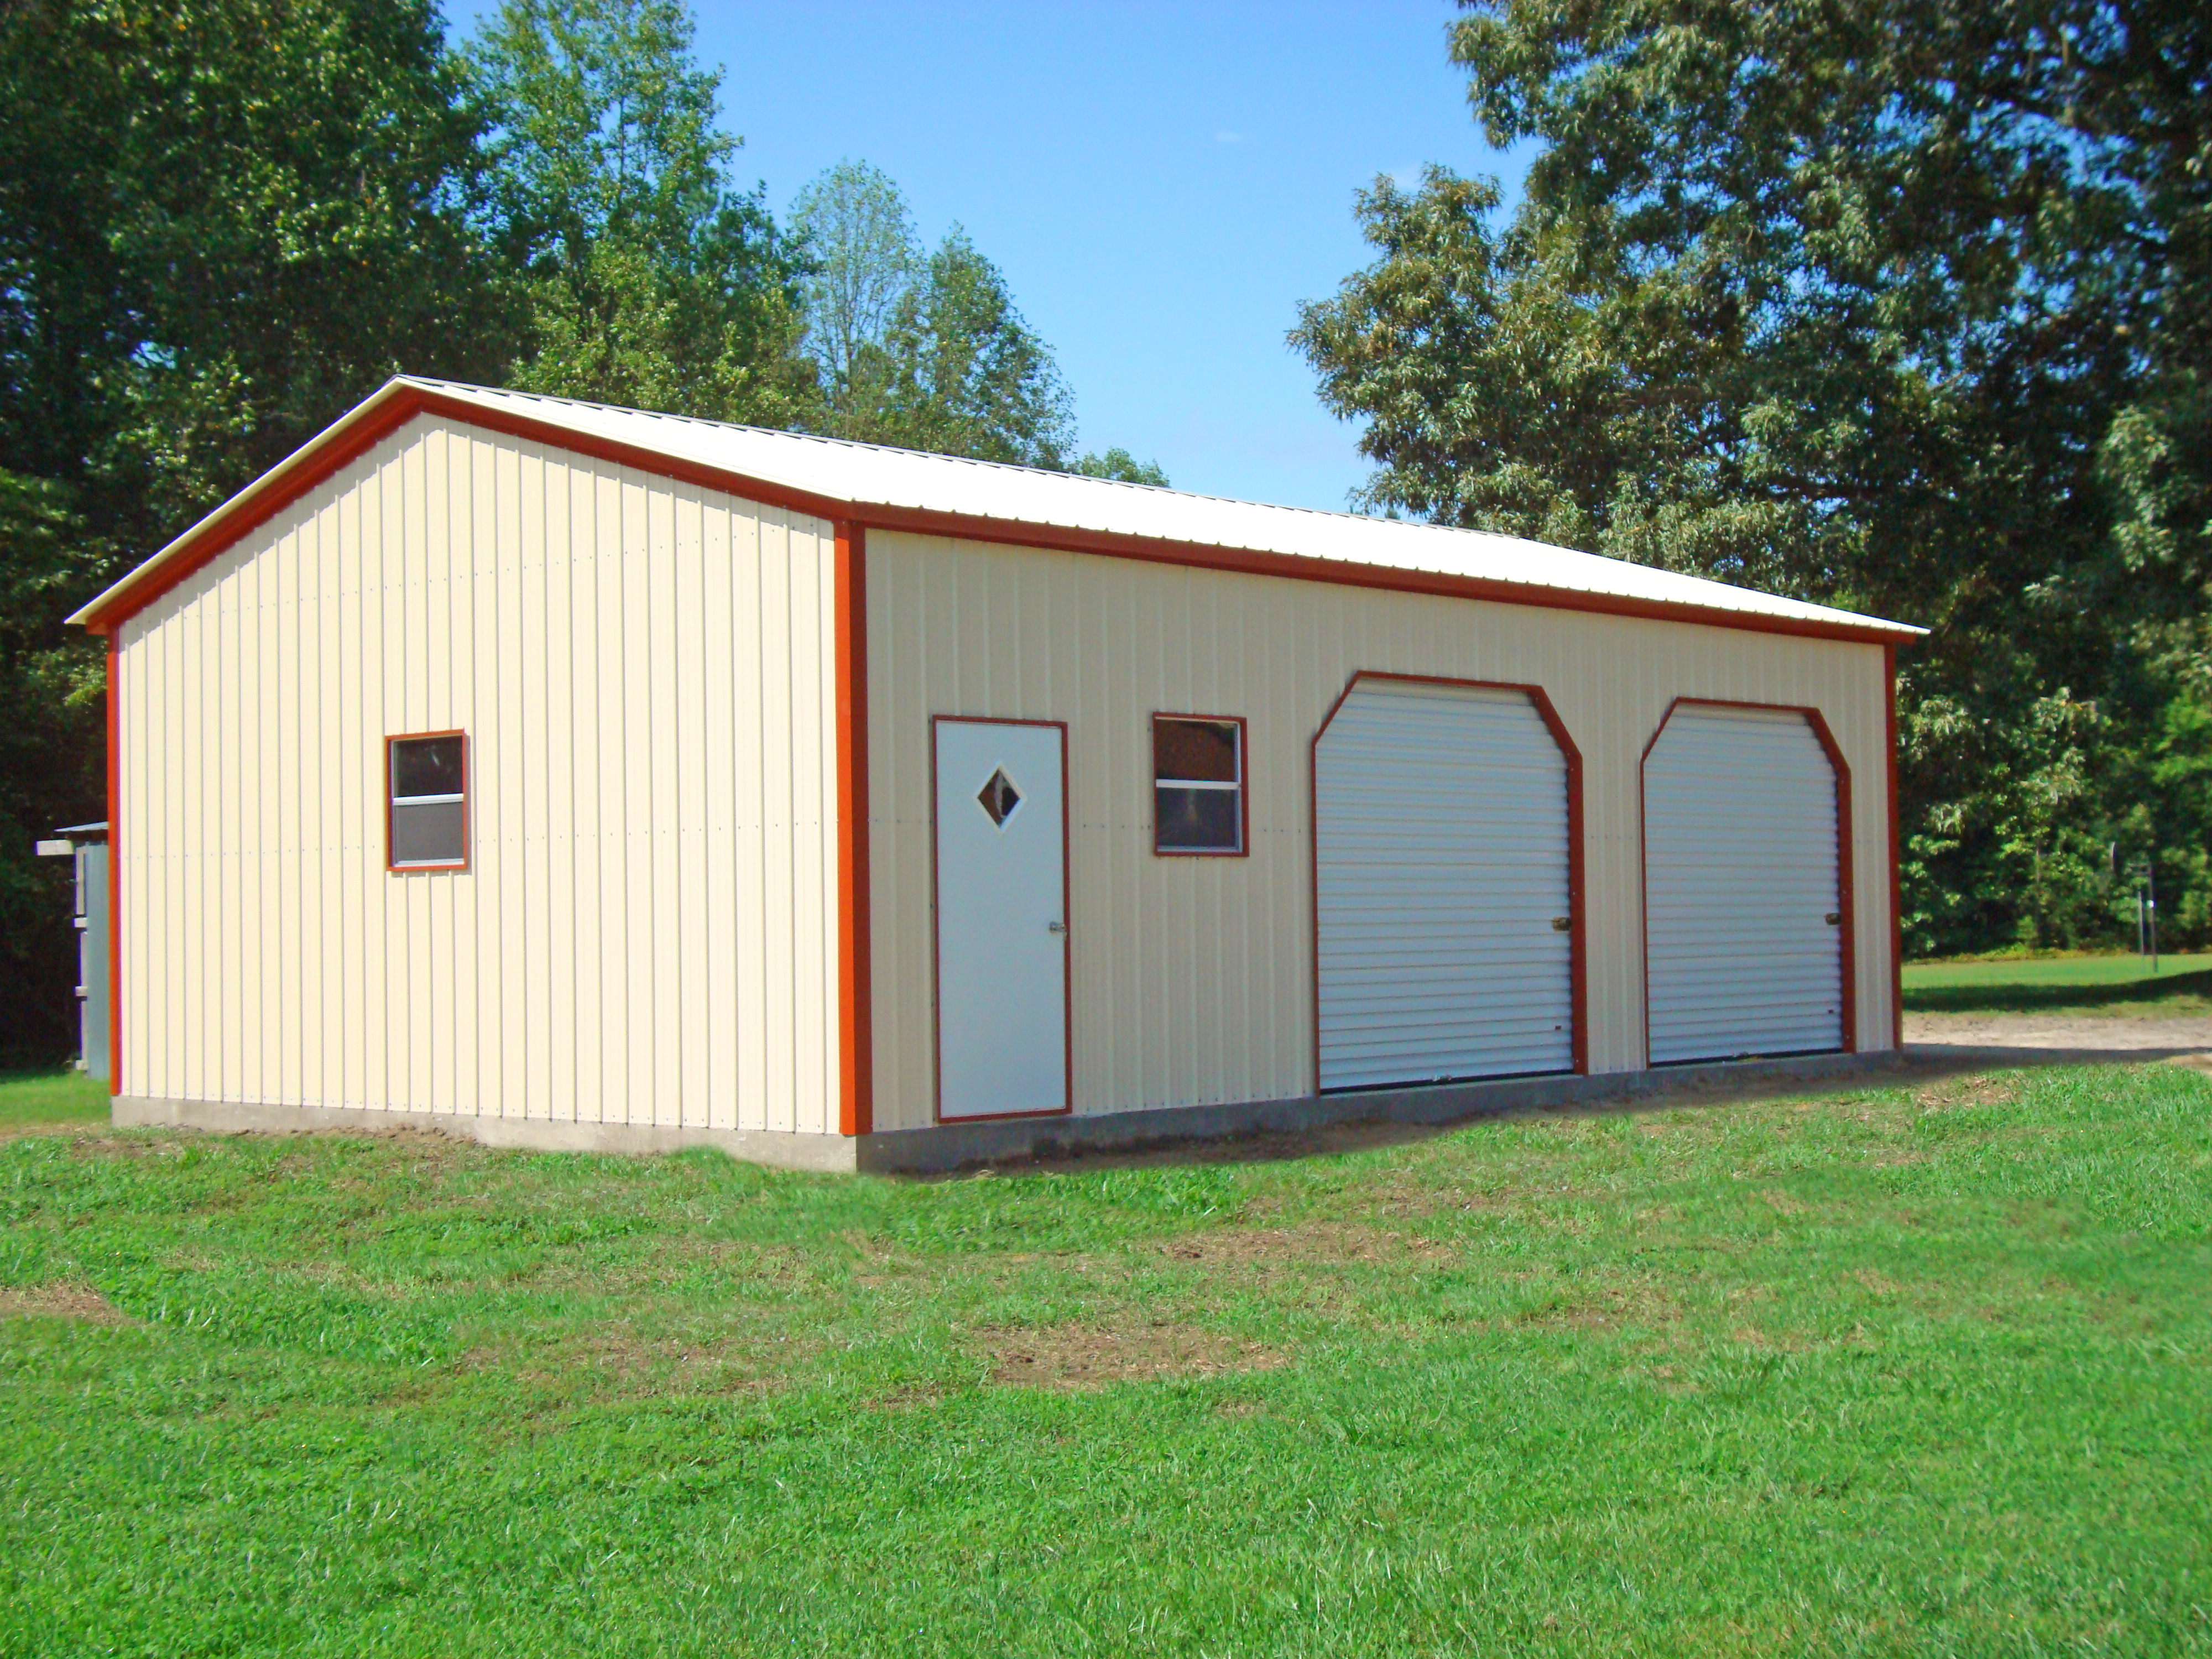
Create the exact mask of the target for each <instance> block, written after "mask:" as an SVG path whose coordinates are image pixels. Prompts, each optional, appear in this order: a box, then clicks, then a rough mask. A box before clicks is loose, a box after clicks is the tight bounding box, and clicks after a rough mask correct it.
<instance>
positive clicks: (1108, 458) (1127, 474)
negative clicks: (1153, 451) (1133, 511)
mask: <svg viewBox="0 0 2212 1659" xmlns="http://www.w3.org/2000/svg"><path fill="white" fill-rule="evenodd" d="M1067 470H1068V471H1070V472H1079V473H1081V474H1082V475H1083V476H1084V477H1086V478H1112V479H1114V480H1115V481H1116V482H1118V483H1133V484H1151V485H1152V486H1153V487H1154V488H1156V489H1166V488H1167V487H1168V475H1167V474H1166V473H1165V472H1164V471H1161V470H1160V464H1159V463H1158V461H1140V460H1139V459H1137V458H1136V457H1135V456H1134V455H1132V454H1131V453H1129V452H1128V451H1127V450H1126V449H1121V448H1119V447H1116V448H1113V449H1109V450H1108V451H1107V452H1106V453H1104V454H1103V455H1097V454H1086V455H1085V456H1084V457H1083V459H1081V460H1079V461H1078V462H1076V463H1075V465H1073V466H1071V467H1069V468H1068V469H1067Z"/></svg>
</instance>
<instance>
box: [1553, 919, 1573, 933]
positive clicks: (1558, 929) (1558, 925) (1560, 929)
mask: <svg viewBox="0 0 2212 1659" xmlns="http://www.w3.org/2000/svg"><path fill="white" fill-rule="evenodd" d="M1574 925H1575V921H1574V918H1573V917H1572V916H1553V918H1552V931H1553V933H1565V932H1566V931H1567V930H1568V929H1569V928H1571V927H1573V926H1574Z"/></svg>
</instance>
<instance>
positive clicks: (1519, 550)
mask: <svg viewBox="0 0 2212 1659" xmlns="http://www.w3.org/2000/svg"><path fill="white" fill-rule="evenodd" d="M409 387H412V388H415V389H416V390H417V391H419V392H429V393H435V394H436V395H437V396H438V398H440V399H441V402H443V403H446V404H459V405H462V406H465V407H471V408H476V409H481V410H483V411H484V412H485V413H486V414H487V415H489V416H497V415H500V414H506V415H508V416H520V417H524V418H526V419H528V420H531V421H532V422H538V423H539V424H541V425H544V426H549V427H553V428H562V429H565V430H567V431H569V432H573V433H574V434H576V435H579V436H583V437H590V438H596V439H599V440H600V441H605V442H611V443H617V444H623V445H628V446H630V447H634V448H637V449H641V450H645V451H649V452H653V453H658V454H660V455H664V456H666V457H668V458H670V459H678V460H684V461H688V462H691V463H694V464H696V465H702V466H706V467H710V468H714V469H718V470H720V471H726V472H732V473H737V474H739V475H742V476H743V477H747V478H751V479H757V480H758V481H760V482H762V483H768V484H775V485H781V486H782V487H783V488H785V489H791V490H795V491H801V492H804V493H806V494H808V495H817V496H821V497H823V498H826V499H828V500H830V501H839V502H844V503H848V504H849V505H850V506H852V507H854V509H856V511H860V512H863V513H864V512H865V509H866V508H868V507H884V508H890V509H899V510H905V511H910V512H921V513H948V514H958V515H962V516H964V517H967V518H969V519H977V520H994V521H996V522H997V523H999V524H1000V525H1003V526H1006V527H1008V528H1009V529H1010V530H1011V529H1016V528H1018V527H1022V526H1031V527H1036V528H1040V529H1048V530H1064V531H1074V532H1097V533H1102V534H1105V535H1112V536H1128V537H1139V538H1154V539H1158V540H1161V541H1166V542H1178V543H1185V544H1194V545H1196V546H1200V547H1215V548H1219V549H1222V550H1225V551H1226V550H1239V551H1245V552H1254V553H1265V554H1280V555H1286V556H1292V557H1300V558H1309V559H1318V560H1326V561H1328V562H1332V563H1336V564H1340V565H1344V566H1350V567H1359V566H1366V567H1372V568H1378V569H1389V570H1401V571H1408V572H1427V573H1431V574H1438V575H1443V576H1448V577H1462V578H1467V579H1470V580H1477V581H1482V582H1486V583H1497V584H1499V585H1502V586H1509V587H1522V588H1526V589H1528V598H1529V600H1530V602H1531V603H1534V604H1542V603H1543V602H1544V596H1545V595H1546V594H1547V593H1550V594H1559V595H1563V596H1564V595H1570V594H1576V595H1589V596H1593V597H1600V596H1601V597H1602V598H1606V599H1617V600H1625V601H1629V602H1632V603H1641V604H1646V605H1660V606H1667V607H1674V606H1682V607H1686V608H1693V609H1696V610H1699V611H1706V612H1734V613H1737V614H1739V615H1741V616H1742V617H1744V618H1745V620H1746V621H1747V623H1749V622H1751V621H1752V619H1753V618H1762V619H1763V618H1772V619H1775V620H1777V621H1782V622H1784V623H1799V624H1810V625H1812V626H1813V627H1814V628H1815V629H1820V628H1823V627H1824V626H1825V627H1832V628H1842V629H1851V630H1852V631H1854V632H1857V633H1861V634H1862V635H1863V634H1864V633H1869V632H1870V633H1877V634H1883V635H1893V636H1895V637H1898V638H1900V639H1902V638H1908V637H1911V636H1913V635H1918V634H1920V633H1923V632H1924V631H1925V630H1923V629H1917V628H1912V627H1910V626H1907V625H1905V624H1903V623H1890V622H1885V621H1882V620H1881V619H1880V618H1876V617H1863V616H1860V615H1857V614H1856V613H1854V612H1851V611H1840V610H1837V609H1834V608H1832V607H1831V606H1827V605H1808V604H1806V603H1804V602H1803V601H1802V600H1798V599H1783V598H1779V597H1778V596H1776V595H1774V594H1771V593H1761V592H1754V591H1753V590H1752V589H1749V588H1743V587H1734V586H1729V585H1728V584H1727V583H1725V582H1716V581H1708V580H1704V579H1702V578H1699V577H1696V576H1686V575H1681V574H1677V573H1675V572H1673V571H1669V570H1661V569H1656V568H1653V567H1651V566H1649V565H1638V564H1631V563H1628V562H1626V561H1624V560H1620V559H1608V558H1603V557H1601V556H1598V555H1596V554H1594V553H1577V552H1575V551H1573V550H1570V549H1567V548H1562V547H1551V546H1547V545H1546V544H1543V543H1541V542H1532V541H1525V540H1523V539H1522V538H1519V537H1516V536H1500V535H1494V534H1492V533H1491V532H1486V531H1480V530H1458V529H1453V528H1449V527H1447V526H1441V525H1431V524H1416V523H1407V522H1404V521H1401V520H1389V519H1376V518H1368V517H1364V516H1362V515H1360V514H1358V513H1322V512H1316V511H1313V510H1311V509H1309V508H1304V507H1269V506H1266V505H1263V504H1261V503H1259V502H1255V501H1229V500H1225V499H1223V498H1221V497H1219V496H1213V495H1192V494H1189V493H1188V492H1187V491H1183V490H1179V489H1160V488H1158V487H1155V486H1152V485H1148V484H1131V483H1118V482H1116V481H1115V480H1112V479H1107V478H1088V477H1080V476H1078V475H1074V474H1070V473H1065V472H1048V471H1042V470H1040V469H1038V468H1035V467H1025V466H1009V465H1001V464H1000V463H996V462H991V461H972V460H967V459H961V458H958V457H956V456H949V455H933V454H927V453H921V452H919V451H915V450H907V449H890V448H885V447H882V446H879V445H875V444H861V443H851V442H848V441H843V440H841V439H836V438H818V437H814V436H811V435H806V434H804V433H795V432H776V431H769V430H767V429H764V428H758V427H748V426H730V425H725V424H723V423H721V422H714V421H700V420H690V419H685V418H684V417H682V416H673V415H653V414H647V413H645V412H643V411H641V410H631V409H617V408H612V407H610V406H608V405H605V404H587V403H579V402H575V401H574V400H572V399H568V398H547V397H539V396H535V395H532V394H528V393H524V392H499V391H494V390H491V389H489V388H488V387H484V386H465V385H462V384H459V383H457V382H453V381H448V380H422V379H418V378H415V377H412V376H402V377H399V378H398V379H395V380H391V381H388V382H386V385H385V386H383V387H382V388H381V389H380V391H379V392H377V393H376V394H375V395H374V397H372V398H369V399H368V402H367V403H365V404H362V406H361V407H360V408H359V409H356V410H355V411H354V412H353V413H352V414H351V415H349V416H347V417H346V418H345V419H344V420H343V421H341V422H339V423H338V425H337V426H336V427H333V428H331V431H330V432H329V433H326V434H325V435H324V436H323V437H322V438H318V439H317V440H315V441H314V442H313V443H311V444H310V445H309V446H308V449H309V450H310V451H311V450H313V448H315V447H317V445H319V444H321V443H323V442H324V441H325V440H328V439H331V438H333V437H335V436H336V435H337V434H339V433H340V432H341V431H342V430H343V428H346V427H348V426H349V425H351V424H352V423H353V422H356V420H358V419H360V418H361V417H362V416H368V415H369V414H370V413H371V412H372V411H373V410H375V409H376V408H377V407H378V406H379V405H380V404H386V402H387V401H388V400H389V399H390V398H392V397H394V396H395V395H400V394H402V393H403V392H404V389H405V388H409ZM305 453H307V452H302V454H303V455H304V454H305ZM277 471H280V472H281V471H283V469H282V468H279V469H278V470H277ZM275 478H276V473H274V472H272V473H271V474H270V475H268V476H267V477H265V478H264V479H263V480H261V481H258V482H257V483H255V484H253V485H250V486H248V488H247V489H246V490H245V491H243V492H241V494H240V496H239V497H238V498H234V503H233V504H227V506H226V507H224V508H219V509H217V513H215V514H210V519H209V520H204V521H203V524H204V525H211V524H212V521H213V520H215V519H216V518H217V517H220V516H221V515H222V513H224V512H227V511H228V510H229V506H230V505H234V504H236V502H240V501H244V500H245V498H246V496H249V495H252V494H254V493H255V492H257V491H258V490H259V489H262V488H263V486H264V484H267V483H270V481H271V480H273V479H275ZM199 528H200V526H195V528H194V530H192V531H187V532H185V534H184V535H183V536H181V537H179V538H178V539H177V541H176V542H174V543H172V544H170V546H169V547H168V548H165V549H163V550H162V551H161V553H158V554H156V555H155V556H154V557H153V558H151V559H149V560H148V561H147V562H146V563H145V564H144V565H143V566H141V567H140V568H139V569H138V570H137V571H134V572H133V573H132V574H131V575H130V576H127V577H125V579H124V580H122V581H121V582H118V584H117V585H116V586H115V587H114V588H112V589H110V590H109V593H110V594H119V593H120V592H122V590H124V589H125V588H131V587H135V586H137V585H138V584H139V583H140V581H141V580H143V579H145V578H146V577H149V576H152V575H154V574H155V571H156V568H157V567H159V566H161V565H162V564H164V563H165V562H167V561H168V560H169V558H170V557H171V556H172V554H175V555H178V556H185V554H186V553H187V551H188V547H189V544H191V543H193V542H194V541H195V539H196V538H197V532H198V530H199ZM108 597H109V595H108V594H103V595H102V596H101V598H100V599H95V600H94V602H93V603H92V604H91V605H88V606H86V607H85V610H84V611H81V612H79V613H78V616H79V618H81V619H86V620H89V619H90V618H91V616H92V614H93V613H94V612H97V611H101V610H102V609H104V607H105V605H106V600H107V599H108ZM1753 625H1755V624H1753Z"/></svg>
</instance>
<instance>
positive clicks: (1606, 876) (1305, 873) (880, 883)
mask: <svg viewBox="0 0 2212 1659" xmlns="http://www.w3.org/2000/svg"><path fill="white" fill-rule="evenodd" d="M1361 671H1366V672H1369V673H1373V674H1392V673H1395V674H1414V675H1421V674H1426V675H1440V676H1446V677H1449V678H1455V679H1468V680H1492V681H1502V682H1506V683H1510V684H1522V685H1528V684H1534V685H1541V686H1543V687H1544V688H1545V690H1546V691H1547V694H1548V695H1549V696H1550V698H1551V701H1552V703H1553V708H1555V709H1556V710H1557V711H1558V713H1559V717H1560V719H1561V720H1562V721H1563V722H1564V723H1565V726H1566V728H1567V730H1568V732H1569V733H1570V734H1571V736H1572V738H1574V741H1575V743H1576V745H1577V747H1578V748H1579V749H1580V750H1582V755H1583V768H1582V776H1583V824H1584V832H1583V856H1584V866H1583V880H1584V890H1583V891H1584V901H1583V902H1584V907H1585V921H1584V927H1585V930H1586V933H1587V938H1588V950H1589V958H1588V981H1589V990H1588V1002H1587V1022H1588V1023H1587V1031H1586V1036H1587V1039H1588V1042H1589V1064H1590V1068H1591V1070H1593V1071H1595V1072H1621V1071H1630V1070H1633V1069H1635V1068H1638V1067H1639V1066H1643V1065H1644V1063H1645V1060H1644V917H1643V908H1642V884H1643V842H1642V825H1643V819H1642V813H1641V809H1640V806H1639V803H1638V769H1639V763H1640V761H1641V758H1642V756H1643V752H1644V745H1645V744H1647V743H1649V742H1650V739H1651V736H1652V733H1653V732H1656V731H1657V730H1658V727H1659V722H1660V720H1662V718H1663V717H1664V715H1665V714H1666V712H1667V708H1668V704H1669V703H1670V702H1673V701H1674V699H1675V698H1676V697H1678V696H1690V697H1714V698H1731V699H1738V700H1742V701H1747V702H1774V703H1789V704H1794V705H1800V706H1805V707H1814V708H1820V710H1821V711H1822V712H1823V713H1824V714H1825V715H1826V718H1827V722H1828V726H1829V727H1830V729H1831V730H1832V732H1834V734H1835V737H1836V740H1837V742H1838V744H1839V745H1840V746H1841V748H1842V750H1843V752H1844V756H1845V757H1846V758H1847V759H1848V760H1849V761H1850V765H1851V768H1852V771H1853V776H1854V781H1855V787H1854V789H1853V792H1852V797H1851V811H1852V823H1851V839H1850V844H1851V848H1852V850H1853V856H1854V857H1855V858H1856V859H1857V867H1858V871H1859V872H1860V875H1859V880H1858V882H1857V886H1856V889H1855V893H1856V898H1855V904H1856V919H1857V939H1858V950H1857V957H1856V961H1857V1000H1856V1004H1855V1006H1856V1007H1857V1018H1858V1033H1857V1036H1858V1045H1857V1046H1858V1047H1859V1048H1862V1049H1876V1048H1887V1047H1888V1046H1889V1043H1890V1024H1889V1022H1890V978H1889V975H1890V958H1889V916H1888V879H1887V864H1886V862H1885V861H1886V860H1887V858H1888V856H1889V848H1888V842H1889V835H1888V829H1889V825H1888V817H1889V809H1888V805H1887V801H1886V799H1885V797H1884V793H1883V785H1884V781H1885V779H1886V776H1887V769H1886V767H1885V764H1884V757H1883V749H1882V743H1883V738H1884V720H1883V710H1884V704H1885V687H1886V682H1885V680H1884V678H1883V665H1882V653H1881V648H1880V647H1876V646H1861V645H1850V644H1844V643H1842V642H1839V641H1827V640H1810V639H1802V638H1796V637H1790V636H1786V635H1769V634H1758V633H1752V632H1747V631H1745V630H1742V629H1721V628H1707V627H1686V626H1683V625H1681V624H1679V623H1662V622H1650V621H1644V620H1641V619H1638V618H1635V617H1607V616H1593V615H1590V614H1589V613H1587V612H1576V611H1547V610H1544V609H1541V608H1538V607H1534V606H1525V605H1494V604H1490V603H1487V602H1481V601H1474V600H1463V599H1439V598H1435V597H1432V596H1429V595H1424V594H1413V593H1393V592H1380V591H1376V590H1370V589H1361V588H1357V587H1351V586H1340V585H1337V584H1333V583H1322V582H1301V581H1291V580H1283V579H1279V578H1274V577H1261V576H1248V575H1239V574H1231V573H1229V572H1225V571H1210V570H1194V569H1188V568H1178V567H1176V566H1172V565H1164V564H1153V563H1147V562H1140V561H1136V560H1122V559H1110V558H1102V557H1095V556H1087V555H1082V554H1072V553H1056V552H1050V551H1046V550H1039V549H1034V548H1021V547H1009V546H1002V545H997V544H981V543H971V542H958V541H952V540H948V539H945V538H934V537H924V536H915V535H908V534H904V533H900V532H890V531H876V532H871V534H870V536H869V538H868V684H869V709H870V713H869V737H870V742H869V765H870V782H869V793H870V802H871V811H872V817H873V822H872V827H871V830H870V837H871V848H872V850H871V854H870V873H871V878H872V919H873V920H872V926H873V930H874V938H873V956H874V961H875V999H874V1003H875V1031H876V1053H875V1089H876V1123H877V1125H878V1127H881V1128H885V1129H895V1128H908V1127H924V1126H926V1125H927V1124H928V1123H929V1122H930V1121H931V1118H930V1103H931V1099H932V1094H933V1090H932V1053H933V1048H932V1045H933V1032H934V1024H933V1008H932V1002H931V995H932V987H931V980H930V960H929V939H930V933H929V821H930V790H929V717H930V715H931V714H973V715H982V716H991V717H999V718H1008V719H1030V720H1065V721H1066V722H1067V726H1068V823H1069V834H1070V850H1071V866H1072V868H1071V877H1070V881H1069V890H1068V904H1069V923H1070V927H1071V933H1070V936H1069V939H1070V949H1071V953H1072V957H1073V966H1072V968H1071V975H1072V982H1073V987H1074V1007H1075V1012H1074V1023H1073V1046H1074V1053H1075V1079H1074V1093H1075V1109H1076V1110H1077V1111H1078V1112H1079V1113H1089V1112H1113V1111H1126V1110H1130V1109H1137V1108H1141V1107H1146V1106H1161V1105H1193V1104H1205V1103H1211V1102H1216V1101H1230V1100H1268V1099H1279V1098H1282V1097H1288V1096H1294V1095H1301V1094H1305V1093H1308V1092H1310V1091H1311V1090H1312V1089H1313V1088H1314V1087H1315V1086H1316V1083H1317V1081H1318V1079H1317V1078H1316V1073H1315V1070H1314V1050H1315V1043H1316V1026H1315V1017H1314V1009H1315V997H1316V986H1315V982H1314V914H1313V866H1312V864H1311V852H1312V844H1313V843H1312V841H1311V839H1310V811H1311V808H1310V797H1309V785H1310V772H1309V769H1310V764H1311V758H1312V744H1313V738H1314V734H1315V733H1316V732H1317V731H1319V730H1320V728H1321V724H1322V720H1323V719H1324V718H1325V717H1326V716H1327V715H1328V710H1329V708H1330V705H1331V704H1333V703H1334V702H1335V701H1336V699H1337V697H1338V696H1340V694H1341V693H1342V692H1343V691H1344V690H1345V687H1346V684H1348V683H1349V682H1350V680H1351V678H1352V676H1353V675H1354V674H1355V673H1358V672H1361ZM1155 711H1168V712H1174V713H1183V714H1242V715H1244V716H1245V717H1246V718H1247V720H1248V721H1249V725H1248V726H1247V729H1246V732H1247V740H1248V744H1249V752H1248V757H1247V758H1248V775H1249V780H1250V784H1249V787H1250V789H1251V802H1250V806H1251V818H1250V822H1251V853H1250V855H1249V857H1246V858H1236V859H1219V858H1217V859H1175V858H1158V857H1155V856H1153V854H1152V847H1151V813H1152V789H1151V787H1150V786H1151V775H1150V772H1149V766H1150V749H1149V746H1148V731H1149V726H1148V721H1149V717H1150V716H1151V714H1152V713H1154V712H1155Z"/></svg>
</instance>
